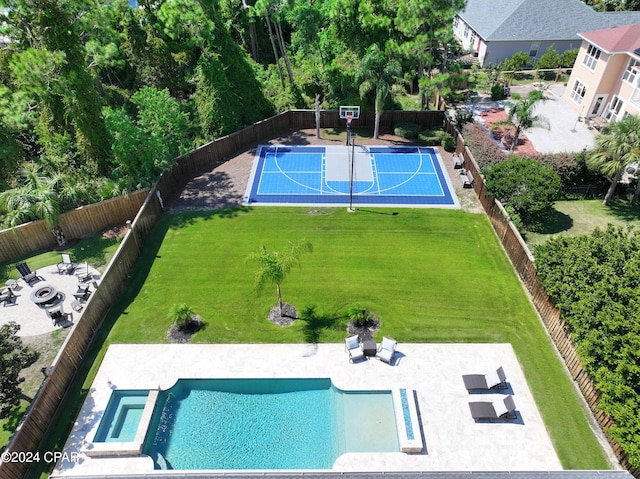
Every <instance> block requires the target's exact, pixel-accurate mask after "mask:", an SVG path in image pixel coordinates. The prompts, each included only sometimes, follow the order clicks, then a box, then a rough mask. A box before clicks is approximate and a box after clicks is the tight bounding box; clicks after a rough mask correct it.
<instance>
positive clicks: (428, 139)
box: [418, 130, 445, 146]
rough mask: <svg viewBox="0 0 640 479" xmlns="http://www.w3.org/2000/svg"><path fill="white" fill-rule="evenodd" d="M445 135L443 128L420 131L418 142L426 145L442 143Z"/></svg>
mask: <svg viewBox="0 0 640 479" xmlns="http://www.w3.org/2000/svg"><path fill="white" fill-rule="evenodd" d="M444 135H445V132H444V131H443V130H424V131H421V132H420V133H418V142H419V143H420V144H421V145H425V146H438V145H442V139H443V137H444Z"/></svg>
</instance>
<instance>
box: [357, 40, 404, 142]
mask: <svg viewBox="0 0 640 479" xmlns="http://www.w3.org/2000/svg"><path fill="white" fill-rule="evenodd" d="M401 75H402V67H401V66H400V62H399V61H398V60H392V59H390V58H389V57H388V56H387V55H386V54H385V53H384V52H383V51H382V50H380V47H379V46H378V45H377V44H375V43H374V44H373V45H371V46H370V47H369V49H368V50H367V54H366V55H365V56H364V58H363V59H362V66H361V67H360V72H359V74H358V75H357V77H356V81H357V82H358V83H360V96H361V97H364V96H365V95H366V94H367V93H369V92H370V91H374V92H375V100H374V108H375V126H374V129H373V137H374V138H378V136H379V134H380V116H381V115H382V112H383V111H384V101H385V100H386V98H387V96H388V95H389V91H390V90H391V87H392V86H393V85H394V84H395V83H396V81H397V80H398V79H399V78H400V77H401Z"/></svg>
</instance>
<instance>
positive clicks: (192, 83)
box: [0, 0, 464, 217]
mask: <svg viewBox="0 0 640 479" xmlns="http://www.w3.org/2000/svg"><path fill="white" fill-rule="evenodd" d="M138 4H139V5H140V8H135V7H132V6H130V5H129V3H128V2H127V1H126V0H115V1H112V0H109V1H107V0H94V1H91V2H89V1H86V0H38V1H36V2H32V1H27V0H5V1H4V6H5V7H6V8H5V9H3V10H1V11H0V36H2V38H4V39H5V43H4V44H3V46H2V47H1V49H0V93H1V95H0V139H1V140H2V147H1V148H0V192H1V191H2V190H10V189H16V188H21V187H22V186H23V185H21V184H20V180H19V177H20V175H19V174H18V173H19V172H20V170H21V169H23V168H25V166H26V165H28V164H34V165H36V166H37V168H38V170H39V171H40V172H41V174H42V176H43V177H48V178H61V181H62V182H63V183H65V184H66V186H65V188H67V187H70V188H79V189H80V190H81V191H83V192H91V195H90V197H89V198H87V197H85V195H84V194H82V195H76V196H75V199H74V201H72V202H71V203H70V204H66V203H65V205H64V207H73V206H78V205H80V204H83V203H85V202H87V201H96V200H99V199H102V198H105V197H109V196H112V195H115V194H120V193H122V192H126V191H130V190H132V189H136V188H140V187H142V186H148V185H150V184H151V183H152V182H153V181H154V180H155V178H157V176H158V175H159V174H160V173H161V172H162V171H164V170H166V169H167V168H170V167H171V166H172V164H173V160H174V159H175V157H176V156H178V155H179V154H181V153H184V152H185V151H188V150H190V149H193V148H194V147H197V146H200V145H202V144H204V143H206V142H209V141H211V140H213V139H215V138H216V137H219V136H222V135H226V134H228V133H231V132H233V131H236V130H237V129H239V128H242V127H244V126H246V125H248V124H250V123H252V122H255V121H258V120H261V119H263V118H265V117H268V116H270V115H272V114H273V113H275V112H276V111H281V110H285V109H289V108H313V106H314V102H315V100H316V96H317V98H318V99H319V101H320V102H322V107H323V108H336V107H337V106H338V105H341V104H362V107H363V110H365V111H366V110H376V109H377V111H378V112H379V113H380V112H381V111H382V106H381V101H383V100H385V98H387V100H386V101H387V102H389V101H390V100H389V98H390V97H391V96H392V95H393V88H392V87H394V86H395V85H396V84H400V83H404V84H406V85H408V88H413V86H414V85H416V86H417V85H419V84H420V85H422V86H421V87H420V88H421V93H422V94H423V96H424V98H423V102H422V104H423V105H424V106H426V105H427V104H428V100H427V98H426V95H428V94H430V93H432V91H433V88H432V86H433V84H441V83H443V82H446V81H447V80H446V78H449V77H448V75H449V72H450V71H453V68H452V65H451V64H450V62H449V61H448V60H447V52H448V51H449V49H450V48H451V45H452V43H453V38H452V29H451V23H452V19H453V16H454V15H455V12H456V11H457V10H459V9H460V8H463V6H464V0H455V1H454V2H451V1H450V0H446V1H445V0H428V1H424V0H422V1H413V0H412V1H406V0H402V1H401V0H388V1H386V2H374V1H371V0H319V1H317V2H307V1H304V0H288V1H286V2H282V1H274V0H243V1H239V0H215V1H214V0H199V1H198V2H188V1H186V0H161V1H159V2H150V1H148V0H140V1H139V2H138ZM373 44H376V45H377V47H376V48H378V53H379V54H383V55H384V61H383V62H382V63H381V62H380V61H378V60H381V59H380V58H379V54H378V53H375V52H374V51H373V50H371V48H372V47H371V45H373ZM379 66H382V67H383V68H382V69H380V68H378V67H379ZM443 79H445V80H443ZM374 83H375V85H374ZM361 85H364V86H363V87H362V88H361ZM361 93H362V94H364V95H365V97H364V98H363V99H361ZM372 97H374V98H372ZM0 214H9V215H12V217H17V216H19V215H17V216H16V214H14V212H9V211H4V212H2V211H0Z"/></svg>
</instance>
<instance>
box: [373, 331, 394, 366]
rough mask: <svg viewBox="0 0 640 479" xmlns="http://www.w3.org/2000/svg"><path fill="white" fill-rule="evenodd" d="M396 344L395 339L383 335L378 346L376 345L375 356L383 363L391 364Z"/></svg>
mask: <svg viewBox="0 0 640 479" xmlns="http://www.w3.org/2000/svg"><path fill="white" fill-rule="evenodd" d="M397 345H398V342H397V341H396V340H395V339H391V338H387V337H386V336H383V337H382V342H381V343H380V346H378V351H376V358H378V359H380V360H381V361H384V362H385V363H388V364H391V361H392V360H393V355H394V354H395V352H396V346H397Z"/></svg>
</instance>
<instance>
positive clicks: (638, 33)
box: [580, 24, 640, 53]
mask: <svg viewBox="0 0 640 479" xmlns="http://www.w3.org/2000/svg"><path fill="white" fill-rule="evenodd" d="M580 36H581V37H582V38H584V39H585V40H587V41H588V42H589V43H593V44H594V45H596V46H597V47H598V48H600V49H601V50H604V51H605V52H607V53H623V52H625V53H633V52H634V51H635V50H638V49H639V48H640V24H637V25H625V26H623V27H614V28H606V29H604V30H595V31H593V32H586V33H581V34H580Z"/></svg>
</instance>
